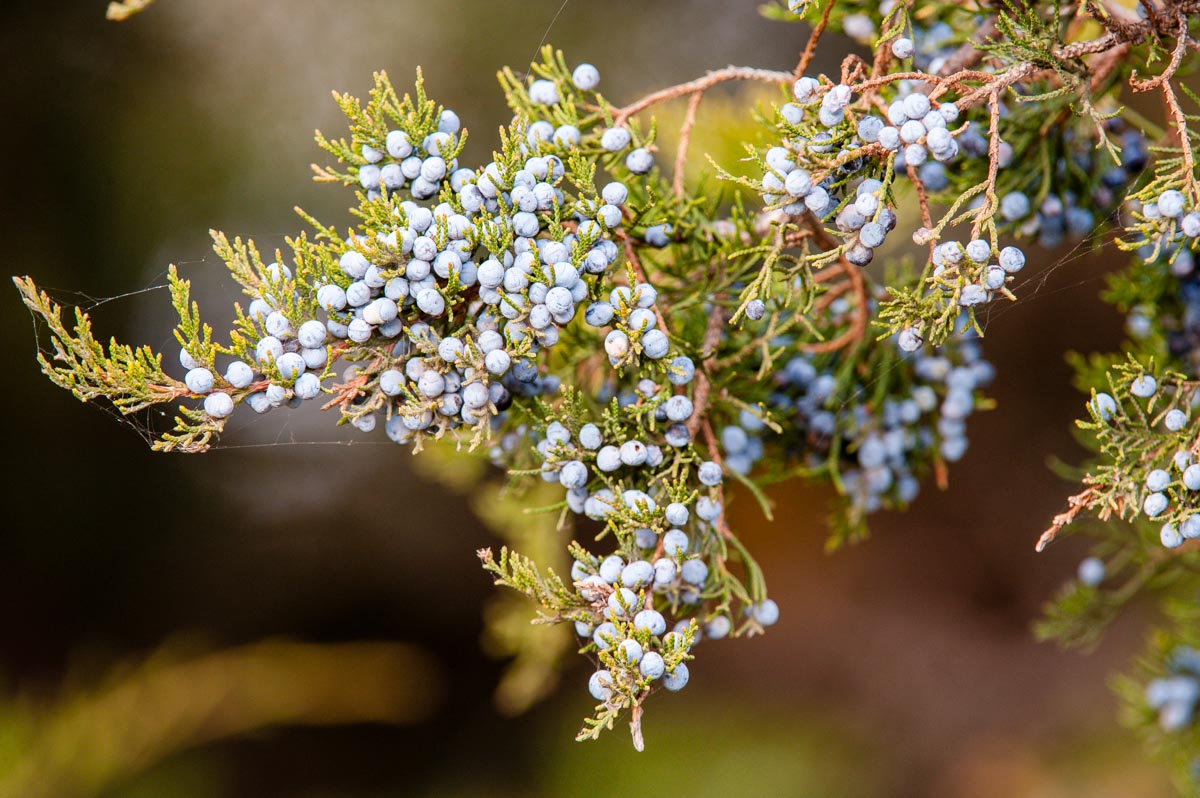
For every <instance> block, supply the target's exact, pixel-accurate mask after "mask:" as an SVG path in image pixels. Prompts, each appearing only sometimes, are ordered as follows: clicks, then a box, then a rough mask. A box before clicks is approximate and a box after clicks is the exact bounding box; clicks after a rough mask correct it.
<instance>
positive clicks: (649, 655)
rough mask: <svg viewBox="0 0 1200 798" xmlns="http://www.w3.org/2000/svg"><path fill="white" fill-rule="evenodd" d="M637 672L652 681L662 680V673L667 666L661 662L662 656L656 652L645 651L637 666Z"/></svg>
mask: <svg viewBox="0 0 1200 798" xmlns="http://www.w3.org/2000/svg"><path fill="white" fill-rule="evenodd" d="M638 670H639V671H640V672H641V674H642V676H645V677H646V678H647V679H650V680H652V681H653V680H654V679H659V678H662V675H663V673H665V672H666V670H667V665H666V663H665V662H663V658H662V654H659V653H658V652H657V651H647V652H646V654H645V656H643V657H642V661H641V663H640V664H639V665H638Z"/></svg>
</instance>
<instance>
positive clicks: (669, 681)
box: [663, 662, 691, 692]
mask: <svg viewBox="0 0 1200 798" xmlns="http://www.w3.org/2000/svg"><path fill="white" fill-rule="evenodd" d="M690 677H691V674H690V673H688V666H687V665H686V664H684V663H682V662H681V663H679V664H678V665H676V666H675V670H673V671H671V672H670V673H668V674H666V675H665V676H663V687H665V688H667V689H668V690H670V691H671V692H677V691H679V690H682V689H683V688H684V687H686V686H687V683H688V679H689V678H690Z"/></svg>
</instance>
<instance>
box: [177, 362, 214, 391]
mask: <svg viewBox="0 0 1200 798" xmlns="http://www.w3.org/2000/svg"><path fill="white" fill-rule="evenodd" d="M183 384H184V385H186V386H187V389H188V390H189V391H191V392H192V393H208V392H209V391H211V390H212V389H213V373H212V372H211V371H209V370H208V369H206V368H204V367H200V368H194V369H191V370H190V371H188V373H187V374H185V375H184V377H183Z"/></svg>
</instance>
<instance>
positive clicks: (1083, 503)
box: [1033, 488, 1096, 551]
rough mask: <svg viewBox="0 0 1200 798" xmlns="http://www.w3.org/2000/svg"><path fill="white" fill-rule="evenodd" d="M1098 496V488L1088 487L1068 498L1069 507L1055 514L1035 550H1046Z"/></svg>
mask: <svg viewBox="0 0 1200 798" xmlns="http://www.w3.org/2000/svg"><path fill="white" fill-rule="evenodd" d="M1095 498H1096V489H1095V488H1087V489H1086V490H1084V491H1082V492H1080V493H1077V494H1075V495H1074V496H1071V497H1070V498H1068V499H1067V509H1066V510H1065V511H1064V512H1061V513H1059V514H1058V515H1056V516H1054V520H1053V521H1051V522H1050V526H1049V528H1047V529H1046V531H1045V532H1043V533H1042V536H1041V537H1040V538H1038V541H1037V544H1036V545H1035V546H1034V547H1033V548H1034V551H1044V550H1045V548H1046V547H1047V546H1049V545H1050V544H1051V543H1052V542H1053V541H1054V538H1055V537H1057V536H1058V533H1059V532H1061V531H1062V528H1063V527H1065V526H1066V525H1067V524H1069V523H1071V522H1072V521H1074V520H1075V517H1076V516H1077V515H1079V513H1080V512H1081V511H1082V510H1084V509H1085V508H1087V507H1089V506H1091V504H1092V502H1093V500H1095Z"/></svg>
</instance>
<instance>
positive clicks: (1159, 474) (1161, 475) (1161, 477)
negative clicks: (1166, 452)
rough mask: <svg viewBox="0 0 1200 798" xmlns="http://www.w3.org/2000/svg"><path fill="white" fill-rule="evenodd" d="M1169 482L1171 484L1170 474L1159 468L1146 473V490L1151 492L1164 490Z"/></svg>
mask: <svg viewBox="0 0 1200 798" xmlns="http://www.w3.org/2000/svg"><path fill="white" fill-rule="evenodd" d="M1169 484H1171V475H1170V474H1168V473H1167V472H1166V471H1164V470H1163V469H1161V468H1156V469H1154V470H1153V471H1151V472H1150V473H1149V474H1147V475H1146V490H1148V491H1150V492H1151V493H1157V492H1158V491H1161V490H1166V488H1167V485H1169Z"/></svg>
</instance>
